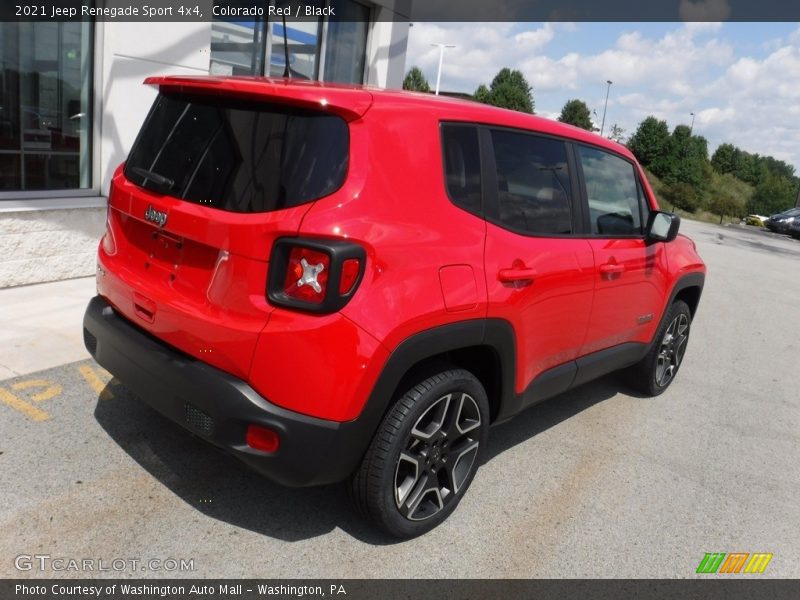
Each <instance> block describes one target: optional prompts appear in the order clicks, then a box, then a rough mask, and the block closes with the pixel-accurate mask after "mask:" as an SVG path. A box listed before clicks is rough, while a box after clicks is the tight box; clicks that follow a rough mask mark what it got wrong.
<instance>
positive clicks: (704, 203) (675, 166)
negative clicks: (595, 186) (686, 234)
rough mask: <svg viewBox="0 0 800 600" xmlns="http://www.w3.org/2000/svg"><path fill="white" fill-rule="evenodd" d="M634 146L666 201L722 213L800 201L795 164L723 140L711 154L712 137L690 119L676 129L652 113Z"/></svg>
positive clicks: (767, 209)
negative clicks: (692, 126) (694, 128)
mask: <svg viewBox="0 0 800 600" xmlns="http://www.w3.org/2000/svg"><path fill="white" fill-rule="evenodd" d="M627 146H628V148H629V149H630V150H631V152H633V154H634V155H635V156H636V158H637V159H638V160H639V162H640V163H641V164H642V166H643V167H645V169H646V170H647V172H648V177H649V178H650V179H651V185H653V188H654V190H656V194H657V195H658V196H659V199H660V200H661V202H662V203H664V204H666V205H668V206H671V207H673V208H680V209H682V210H684V211H687V212H689V213H694V212H697V211H698V210H706V211H708V212H711V213H713V214H715V215H717V216H719V217H720V222H722V219H724V218H725V217H741V216H743V215H745V214H748V213H753V214H762V215H770V214H774V213H776V212H780V211H782V210H786V209H787V208H790V207H792V206H794V205H795V201H796V196H797V190H798V186H800V179H799V178H798V177H797V176H796V175H795V169H794V167H793V166H792V165H789V164H787V163H785V162H784V161H781V160H778V159H776V158H773V157H771V156H759V155H758V154H751V153H749V152H746V151H744V150H741V149H739V148H737V147H735V146H733V145H732V144H722V145H720V146H719V148H717V149H716V151H715V152H714V154H713V156H711V157H710V158H709V156H708V141H707V140H706V139H705V138H704V137H703V136H699V135H694V134H693V133H692V131H691V129H690V128H689V127H687V126H686V125H677V126H676V127H675V128H674V129H673V130H672V131H671V132H670V130H669V126H668V125H667V122H666V121H663V120H659V119H657V118H656V117H653V116H650V117H647V118H646V119H645V120H644V121H642V122H641V123H640V124H639V127H638V128H637V129H636V132H635V133H634V134H633V135H632V136H631V138H630V139H629V140H628V144H627Z"/></svg>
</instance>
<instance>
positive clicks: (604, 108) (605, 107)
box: [600, 79, 613, 137]
mask: <svg viewBox="0 0 800 600" xmlns="http://www.w3.org/2000/svg"><path fill="white" fill-rule="evenodd" d="M606 83H607V84H608V87H607V88H606V103H605V106H603V122H602V123H601V124H600V137H603V129H605V127H606V110H607V109H608V93H609V92H610V91H611V84H612V83H613V81H611V80H610V79H608V80H606Z"/></svg>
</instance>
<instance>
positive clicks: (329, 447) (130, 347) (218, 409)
mask: <svg viewBox="0 0 800 600" xmlns="http://www.w3.org/2000/svg"><path fill="white" fill-rule="evenodd" d="M83 327H84V342H85V345H86V348H87V350H88V351H89V352H90V354H91V355H92V356H93V357H94V359H95V360H96V361H97V362H98V363H99V364H100V365H101V366H103V367H104V368H105V369H107V370H108V371H109V372H110V373H111V374H112V375H114V377H116V378H117V379H118V380H119V381H120V382H122V383H123V384H124V385H125V386H126V387H127V388H128V389H130V390H131V391H132V392H133V393H134V394H136V395H137V396H138V397H139V398H140V399H141V400H143V401H144V402H146V403H147V404H148V405H150V406H151V407H153V408H154V409H155V410H157V411H158V412H160V413H161V414H163V415H164V416H166V417H167V418H169V419H171V420H172V421H174V422H175V423H178V424H179V425H181V426H182V427H184V428H186V429H188V430H189V431H191V432H192V433H194V434H195V435H197V436H199V437H200V438H202V439H204V440H206V441H208V442H210V443H212V444H214V445H216V446H219V447H220V448H223V449H224V450H226V451H228V452H229V453H231V454H233V455H234V456H236V457H237V458H239V459H240V460H242V461H243V462H245V463H246V464H247V465H249V466H250V467H252V468H253V469H255V470H256V471H258V472H260V473H261V474H263V475H265V476H267V477H268V478H269V479H272V480H274V481H276V482H278V483H281V484H283V485H287V486H293V487H297V486H309V485H323V484H328V483H335V482H338V481H342V480H344V479H346V478H347V477H348V476H349V475H350V474H351V473H352V472H353V471H354V470H355V468H356V466H357V465H358V463H359V461H360V459H361V456H362V455H363V453H364V451H365V449H366V446H367V444H368V443H369V440H370V437H371V434H372V432H371V431H370V429H369V427H368V426H367V424H366V423H364V422H362V421H359V420H358V419H357V420H355V421H350V422H347V423H338V422H335V421H326V420H323V419H317V418H314V417H309V416H306V415H302V414H300V413H296V412H292V411H289V410H286V409H284V408H281V407H279V406H276V405H275V404H272V403H270V402H269V401H268V400H267V399H265V398H263V397H262V396H260V395H259V394H258V393H257V392H256V391H255V390H254V389H253V388H251V387H250V386H249V385H248V384H247V383H246V382H244V381H242V380H241V379H238V378H236V377H234V376H232V375H230V374H228V373H225V372H224V371H221V370H219V369H216V368H214V367H212V366H210V365H208V364H206V363H204V362H202V361H199V360H196V359H194V358H192V357H190V356H187V355H186V354H183V353H182V352H180V351H178V350H175V349H174V348H171V347H170V346H168V345H167V344H165V343H163V342H162V341H160V340H158V339H157V338H154V337H153V336H151V335H149V334H148V333H146V332H145V331H143V330H141V329H140V328H138V327H136V326H135V325H133V324H132V323H130V322H129V321H128V320H127V319H125V318H124V317H122V316H120V315H119V314H118V313H117V312H116V311H115V310H114V309H113V308H112V307H111V306H110V305H109V304H108V302H106V301H105V300H104V299H103V298H101V297H100V296H97V297H95V298H93V299H92V300H91V301H90V302H89V306H88V307H87V309H86V314H85V315H84V320H83ZM250 424H256V425H261V426H265V427H269V428H271V429H274V430H275V431H277V432H278V433H279V434H280V440H281V441H280V447H279V448H278V450H277V451H276V452H275V453H271V454H268V453H265V452H261V451H258V450H254V449H252V448H250V447H249V446H247V444H246V443H245V435H246V431H247V427H248V425H250Z"/></svg>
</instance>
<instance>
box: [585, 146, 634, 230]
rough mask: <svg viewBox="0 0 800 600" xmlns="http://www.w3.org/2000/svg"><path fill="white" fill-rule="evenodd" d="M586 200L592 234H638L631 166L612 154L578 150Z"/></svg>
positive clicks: (592, 149)
mask: <svg viewBox="0 0 800 600" xmlns="http://www.w3.org/2000/svg"><path fill="white" fill-rule="evenodd" d="M578 154H579V155H580V158H581V166H582V167H583V178H584V180H585V181H586V195H587V196H588V198H589V220H590V221H591V224H592V233H596V234H599V235H605V236H620V235H622V236H625V235H639V234H641V233H642V218H641V214H640V201H639V188H638V185H637V180H636V174H635V173H634V170H633V165H632V164H631V163H629V162H628V161H627V160H624V159H622V158H620V157H618V156H615V155H614V154H610V153H608V152H603V151H602V150H597V149H595V148H589V147H587V146H579V147H578Z"/></svg>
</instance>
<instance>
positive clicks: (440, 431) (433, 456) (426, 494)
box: [394, 392, 481, 521]
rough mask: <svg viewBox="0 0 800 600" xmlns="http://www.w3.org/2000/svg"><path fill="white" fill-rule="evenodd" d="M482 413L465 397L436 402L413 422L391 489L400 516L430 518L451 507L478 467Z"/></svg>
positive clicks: (448, 396)
mask: <svg viewBox="0 0 800 600" xmlns="http://www.w3.org/2000/svg"><path fill="white" fill-rule="evenodd" d="M480 435H481V413H480V410H479V409H478V404H477V403H476V402H475V399H474V398H473V397H472V396H470V395H469V394H467V393H463V392H460V393H450V394H446V395H444V396H442V397H441V398H439V399H438V400H436V401H434V402H433V403H432V404H431V405H430V406H429V407H428V409H427V410H425V412H424V413H423V414H422V415H421V416H420V417H419V419H417V421H416V423H415V424H414V427H412V429H411V432H410V434H409V436H408V439H407V440H406V443H405V445H404V448H403V450H401V452H400V456H399V457H398V459H397V465H396V468H395V477H394V488H395V490H394V491H395V503H396V505H397V508H398V510H399V511H400V513H401V514H402V515H403V516H404V517H405V518H407V519H409V520H411V521H423V520H426V519H429V518H431V517H433V516H434V515H436V514H437V513H439V512H440V511H441V510H443V509H444V508H445V507H446V506H447V505H448V504H450V503H451V502H452V501H453V500H454V499H455V497H456V495H457V494H458V491H459V490H460V489H461V488H462V486H463V484H464V482H466V481H468V480H469V476H470V474H471V473H472V471H473V470H474V468H475V467H476V464H475V462H476V460H475V459H476V458H477V456H478V448H479V445H480Z"/></svg>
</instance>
